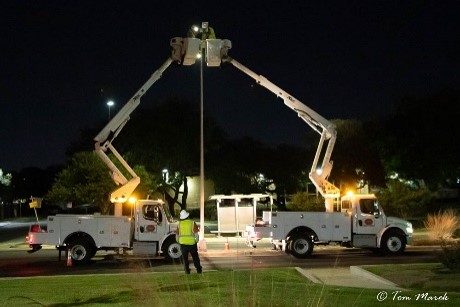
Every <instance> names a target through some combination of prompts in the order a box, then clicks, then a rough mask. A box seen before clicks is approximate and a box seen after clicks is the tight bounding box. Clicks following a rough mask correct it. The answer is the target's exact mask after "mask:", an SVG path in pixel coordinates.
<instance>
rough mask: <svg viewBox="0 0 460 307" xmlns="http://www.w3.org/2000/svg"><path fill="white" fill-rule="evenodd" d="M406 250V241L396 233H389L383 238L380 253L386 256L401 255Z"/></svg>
mask: <svg viewBox="0 0 460 307" xmlns="http://www.w3.org/2000/svg"><path fill="white" fill-rule="evenodd" d="M405 249H406V240H405V238H404V236H403V235H401V234H400V233H398V232H396V231H391V230H390V231H387V232H386V233H384V234H383V236H382V241H381V242H380V251H381V252H382V254H384V255H399V254H402V253H403V252H404V250H405Z"/></svg>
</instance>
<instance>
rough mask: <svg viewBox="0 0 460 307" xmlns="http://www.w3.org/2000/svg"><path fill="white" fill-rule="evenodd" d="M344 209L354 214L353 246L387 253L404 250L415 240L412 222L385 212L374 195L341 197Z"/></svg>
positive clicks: (397, 252) (341, 205) (352, 224)
mask: <svg viewBox="0 0 460 307" xmlns="http://www.w3.org/2000/svg"><path fill="white" fill-rule="evenodd" d="M340 208H341V211H342V212H346V213H348V214H350V215H351V219H352V223H351V227H352V246H354V247H362V248H370V249H380V251H381V252H383V253H385V254H390V253H394V254H399V253H402V252H404V249H405V246H406V244H411V243H412V233H413V229H412V224H411V223H410V222H408V221H405V220H403V219H400V218H397V217H389V216H387V215H386V214H385V212H384V210H383V208H382V206H381V205H380V204H379V202H378V200H377V198H376V197H375V195H374V194H348V195H345V196H343V197H342V198H341V201H340Z"/></svg>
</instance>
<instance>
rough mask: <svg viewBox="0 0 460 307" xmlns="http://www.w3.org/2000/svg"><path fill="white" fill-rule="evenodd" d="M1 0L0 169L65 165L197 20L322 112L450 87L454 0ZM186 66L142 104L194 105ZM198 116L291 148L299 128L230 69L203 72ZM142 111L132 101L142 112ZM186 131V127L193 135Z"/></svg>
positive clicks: (381, 109) (459, 49)
mask: <svg viewBox="0 0 460 307" xmlns="http://www.w3.org/2000/svg"><path fill="white" fill-rule="evenodd" d="M268 3H269V2H267V1H214V2H207V1H197V2H193V1H177V0H176V1H121V0H120V1H104V0H102V1H101V0H97V1H96V0H92V1H71V0H66V1H64V0H62V1H50V0H46V1H41V0H33V1H19V0H15V1H2V2H1V4H0V141H1V142H0V168H2V169H3V170H4V171H14V170H20V169H22V168H24V167H28V166H36V167H42V168H45V167H48V166H50V165H54V164H59V163H63V162H64V161H65V150H66V149H67V148H68V147H69V145H70V144H71V143H72V142H75V141H76V140H78V137H79V134H80V130H81V129H83V128H87V127H99V128H102V127H103V125H104V124H105V123H106V122H107V120H108V116H109V114H108V107H107V106H106V102H107V101H108V100H109V99H113V100H114V101H115V103H116V105H115V106H114V107H113V108H112V110H111V113H112V115H113V114H115V112H116V111H117V110H118V109H119V108H120V107H121V106H122V105H124V103H125V102H126V101H127V100H128V99H129V98H130V97H131V96H132V95H133V94H134V93H135V92H136V91H137V90H138V89H139V88H140V87H141V86H142V84H143V83H144V82H145V81H146V80H147V79H148V77H149V76H150V75H151V74H152V73H153V72H154V71H155V70H156V69H157V68H159V67H160V65H161V64H162V63H163V62H164V61H165V60H166V59H167V57H168V56H169V40H170V39H171V38H172V37H176V36H179V37H185V36H186V33H187V30H188V29H189V27H190V26H191V25H193V24H201V22H202V21H208V22H209V23H210V25H211V26H212V27H213V28H214V29H215V31H216V34H217V36H218V38H226V39H230V40H231V41H232V44H233V48H232V49H231V50H230V56H231V57H233V58H234V59H236V60H237V61H239V62H241V63H242V64H243V65H245V66H247V67H248V68H250V69H252V70H253V71H255V72H256V73H257V74H261V75H263V76H265V77H266V78H268V79H269V80H270V81H272V82H274V83H275V84H276V85H278V86H279V87H281V88H282V89H284V90H285V91H287V92H288V93H290V94H291V95H293V96H294V97H296V98H297V99H299V100H300V101H302V102H303V103H305V104H306V105H308V106H310V107H311V108H313V109H314V110H315V111H317V112H318V113H320V114H321V115H323V116H324V117H325V118H329V119H334V118H357V119H361V120H367V119H374V118H383V117H384V116H385V115H387V114H388V113H389V112H391V111H392V109H393V108H394V107H395V105H396V104H397V103H398V102H399V101H400V99H401V98H402V97H404V96H408V95H416V96H423V95H427V94H429V93H432V92H433V91H437V90H439V89H443V88H445V87H450V88H457V89H458V86H459V84H460V77H459V75H460V74H459V72H460V59H459V55H460V22H459V21H458V20H460V18H459V16H458V15H459V12H460V1H442V0H437V1H421V0H420V1H419V0H413V1H403V0H398V1H376V0H371V1H369V0H366V1H364V0H363V1H351V0H344V1H309V0H303V1H277V2H276V3H277V4H276V5H274V4H268ZM199 72H200V69H199V64H198V63H197V64H196V65H194V66H192V67H180V66H171V67H170V68H169V70H167V71H166V73H165V74H164V75H163V78H162V79H160V80H159V81H158V83H157V84H155V85H154V86H153V87H152V88H151V89H150V91H149V92H148V94H147V95H146V96H145V97H144V99H143V102H145V103H151V104H152V103H153V104H155V103H161V102H162V101H164V100H166V99H168V98H169V97H172V96H174V97H185V98H187V99H189V100H190V101H191V102H192V103H196V106H197V108H198V107H199V99H200V96H199V94H200V89H199V78H200V74H199ZM204 88H205V98H204V99H205V114H206V115H207V116H211V117H213V118H215V119H216V120H217V121H218V123H219V124H220V125H221V126H222V128H223V129H224V130H225V131H226V132H227V133H228V134H229V135H230V136H232V137H240V136H243V135H250V136H253V137H254V138H257V139H260V140H261V141H263V142H268V143H272V144H278V143H290V144H302V142H303V140H304V134H305V132H306V131H309V130H310V128H309V127H308V126H307V125H306V124H304V123H303V122H302V121H301V120H300V119H298V118H297V116H296V114H295V113H294V112H293V111H291V110H289V109H288V108H286V107H285V106H284V105H283V102H282V100H281V99H277V98H276V96H274V95H273V94H271V93H270V92H268V91H267V90H265V89H264V88H262V87H259V86H256V85H255V84H254V82H253V81H252V79H250V78H249V77H247V76H246V75H244V74H243V73H241V72H239V71H237V70H236V69H235V68H233V67H232V66H224V67H222V68H206V70H205V75H204ZM143 106H144V105H143ZM197 129H199V127H197Z"/></svg>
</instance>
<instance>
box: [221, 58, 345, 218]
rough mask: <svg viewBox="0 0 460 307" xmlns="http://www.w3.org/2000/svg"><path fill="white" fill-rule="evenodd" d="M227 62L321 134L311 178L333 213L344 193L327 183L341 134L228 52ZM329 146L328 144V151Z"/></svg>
mask: <svg viewBox="0 0 460 307" xmlns="http://www.w3.org/2000/svg"><path fill="white" fill-rule="evenodd" d="M221 54H223V55H224V56H223V57H222V61H223V62H227V63H231V64H232V65H233V66H235V67H236V68H238V69H239V70H240V71H242V72H243V73H245V74H247V75H248V76H249V77H251V78H253V79H254V80H255V81H256V82H257V84H259V85H261V86H263V87H265V88H266V89H268V90H269V91H271V92H272V93H273V94H275V95H276V96H277V97H281V98H282V99H283V101H284V104H285V105H286V106H288V107H289V108H290V109H292V110H293V111H295V112H296V113H297V115H298V116H299V117H300V118H301V119H303V120H304V121H305V122H306V123H307V124H308V125H309V126H310V127H311V128H312V129H313V130H314V131H316V132H317V133H319V134H320V136H321V137H320V141H319V144H318V148H317V149H316V154H315V158H314V160H313V164H312V166H311V170H310V173H309V177H310V179H311V181H312V182H313V184H314V185H315V187H316V188H317V189H318V191H319V192H320V193H321V195H322V196H323V197H324V198H325V200H326V211H333V205H334V199H337V198H338V197H339V196H340V190H339V188H337V187H336V186H335V185H333V184H332V183H331V182H329V181H328V180H327V179H328V177H329V175H330V173H331V170H332V161H331V154H332V150H333V148H334V144H335V140H336V137H337V132H336V129H335V126H334V124H332V123H331V122H330V121H328V120H326V119H325V118H324V117H322V116H321V115H319V114H318V113H316V112H315V111H313V110H312V109H311V108H309V107H307V106H306V105H304V104H303V103H302V102H300V101H299V100H297V99H296V98H294V97H293V96H292V95H290V94H288V93H287V92H286V91H284V90H282V89H281V88H279V87H278V86H276V85H275V84H273V83H272V82H270V81H269V80H267V79H266V78H265V77H263V76H260V75H257V74H256V73H254V72H253V71H251V70H250V69H249V68H247V67H245V66H244V65H242V64H241V63H239V62H237V61H236V60H234V59H232V58H231V57H229V56H227V51H226V50H224V51H223V52H221ZM325 143H327V146H326V148H325V149H324V146H325ZM321 156H322V162H321V165H320V166H319V167H318V163H319V160H320V158H321Z"/></svg>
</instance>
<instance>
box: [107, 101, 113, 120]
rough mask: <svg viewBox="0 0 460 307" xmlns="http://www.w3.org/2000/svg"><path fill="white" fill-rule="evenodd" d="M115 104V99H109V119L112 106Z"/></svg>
mask: <svg viewBox="0 0 460 307" xmlns="http://www.w3.org/2000/svg"><path fill="white" fill-rule="evenodd" d="M114 104H115V102H113V100H109V101H107V106H108V107H109V120H110V108H111V107H112V106H113V105H114Z"/></svg>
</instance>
